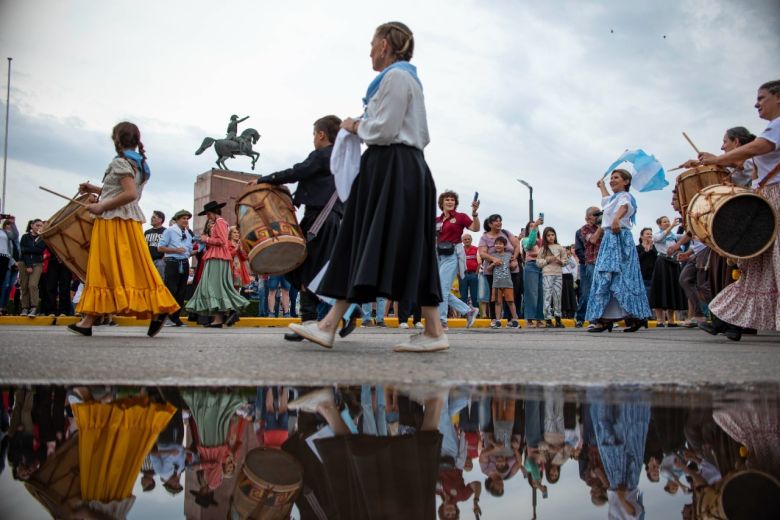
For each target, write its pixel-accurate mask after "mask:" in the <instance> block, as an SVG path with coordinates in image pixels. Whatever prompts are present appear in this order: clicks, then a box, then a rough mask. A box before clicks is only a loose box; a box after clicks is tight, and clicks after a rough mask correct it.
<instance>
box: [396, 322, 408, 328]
mask: <svg viewBox="0 0 780 520" xmlns="http://www.w3.org/2000/svg"><path fill="white" fill-rule="evenodd" d="M398 328H399V329H408V328H409V324H408V323H406V322H403V323H400V324H399V325H398Z"/></svg>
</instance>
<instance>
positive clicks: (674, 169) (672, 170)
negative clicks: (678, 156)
mask: <svg viewBox="0 0 780 520" xmlns="http://www.w3.org/2000/svg"><path fill="white" fill-rule="evenodd" d="M683 168H685V166H678V167H677V168H672V169H671V170H666V171H668V172H676V171H677V170H682V169H683Z"/></svg>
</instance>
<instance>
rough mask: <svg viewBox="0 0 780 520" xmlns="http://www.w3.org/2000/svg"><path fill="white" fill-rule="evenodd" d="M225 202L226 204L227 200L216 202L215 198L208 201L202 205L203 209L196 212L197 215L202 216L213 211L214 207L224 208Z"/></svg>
mask: <svg viewBox="0 0 780 520" xmlns="http://www.w3.org/2000/svg"><path fill="white" fill-rule="evenodd" d="M226 204H227V202H222V203H220V202H217V201H216V200H212V201H211V202H209V203H208V204H206V205H205V206H203V211H201V212H200V213H198V216H199V217H202V216H203V215H205V214H206V213H208V212H209V211H214V210H216V209H221V208H224V207H225V205H226Z"/></svg>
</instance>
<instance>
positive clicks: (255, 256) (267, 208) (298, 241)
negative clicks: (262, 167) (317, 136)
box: [236, 184, 306, 274]
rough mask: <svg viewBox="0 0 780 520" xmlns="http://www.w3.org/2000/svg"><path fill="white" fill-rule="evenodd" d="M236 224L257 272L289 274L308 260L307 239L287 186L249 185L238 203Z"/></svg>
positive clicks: (251, 265) (250, 260)
mask: <svg viewBox="0 0 780 520" xmlns="http://www.w3.org/2000/svg"><path fill="white" fill-rule="evenodd" d="M236 221H237V222H238V227H239V229H240V230H241V240H242V242H243V243H244V245H245V246H246V249H247V251H249V266H250V267H251V269H252V271H254V272H255V273H257V274H285V273H289V272H290V271H292V270H293V269H295V268H296V267H298V266H299V265H301V264H302V263H303V261H304V260H305V259H306V239H305V237H304V235H303V232H302V231H301V227H300V226H299V225H298V219H297V218H296V216H295V206H293V203H292V196H291V195H290V190H288V189H287V187H286V186H275V185H273V184H257V185H254V186H249V187H248V188H247V189H246V190H244V193H242V194H241V196H240V197H239V198H238V199H237V200H236Z"/></svg>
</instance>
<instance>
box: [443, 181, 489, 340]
mask: <svg viewBox="0 0 780 520" xmlns="http://www.w3.org/2000/svg"><path fill="white" fill-rule="evenodd" d="M474 195H475V198H474V200H473V201H472V202H471V218H469V216H468V215H466V214H465V213H460V212H458V211H456V209H457V208H458V194H457V193H455V192H454V191H449V190H448V191H445V192H444V193H442V194H441V195H439V209H440V210H441V211H442V213H441V215H439V216H438V217H436V230H437V232H438V237H437V241H436V252H437V253H438V259H439V279H440V280H441V296H442V302H441V303H440V304H439V319H440V320H441V325H442V327H444V328H445V329H447V309H448V308H449V307H452V308H453V309H454V310H455V312H457V313H458V314H460V315H463V316H465V317H466V327H467V328H471V326H472V325H474V320H475V319H476V317H477V314H479V309H478V308H476V307H472V306H469V305H468V304H466V303H464V302H463V300H461V299H460V298H457V297H456V296H455V295H454V294H452V284H453V282H454V281H455V277H456V276H459V277H462V274H463V272H464V271H465V266H466V253H465V251H464V249H463V243H462V242H461V237H462V236H463V231H464V230H466V229H468V230H469V231H479V215H478V213H477V210H478V209H479V200H477V199H476V196H477V195H478V194H476V193H475V194H474ZM461 258H462V259H463V262H461V261H460V259H461ZM461 264H462V266H461Z"/></svg>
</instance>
